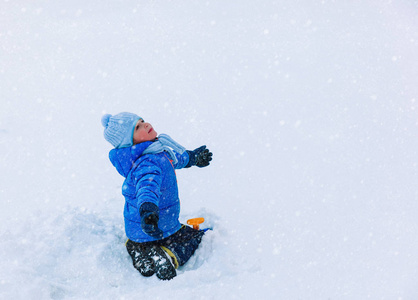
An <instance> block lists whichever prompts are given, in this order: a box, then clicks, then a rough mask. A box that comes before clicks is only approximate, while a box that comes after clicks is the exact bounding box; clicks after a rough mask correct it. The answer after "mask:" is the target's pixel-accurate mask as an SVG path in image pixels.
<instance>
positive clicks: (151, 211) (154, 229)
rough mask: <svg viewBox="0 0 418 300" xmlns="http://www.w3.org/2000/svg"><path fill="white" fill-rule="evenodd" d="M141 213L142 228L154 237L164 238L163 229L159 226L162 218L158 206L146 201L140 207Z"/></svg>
mask: <svg viewBox="0 0 418 300" xmlns="http://www.w3.org/2000/svg"><path fill="white" fill-rule="evenodd" d="M139 214H140V216H141V227H142V230H143V231H144V232H145V233H146V234H148V235H149V236H152V237H153V238H156V239H162V238H163V231H162V230H161V229H160V228H158V220H159V219H160V217H159V210H158V206H157V205H155V204H153V203H150V202H145V203H144V204H142V205H141V207H140V208H139Z"/></svg>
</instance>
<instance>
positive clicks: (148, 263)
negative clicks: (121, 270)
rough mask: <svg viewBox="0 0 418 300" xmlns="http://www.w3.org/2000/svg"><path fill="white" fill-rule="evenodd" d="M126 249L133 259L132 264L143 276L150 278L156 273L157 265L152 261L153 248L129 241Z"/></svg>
mask: <svg viewBox="0 0 418 300" xmlns="http://www.w3.org/2000/svg"><path fill="white" fill-rule="evenodd" d="M126 249H127V250H128V253H129V255H130V256H131V258H132V263H133V265H134V267H135V269H137V270H138V271H139V273H141V275H142V276H145V277H150V276H152V275H154V273H155V263H154V260H153V259H152V256H153V251H152V246H145V245H140V244H137V243H133V242H132V241H128V242H127V243H126Z"/></svg>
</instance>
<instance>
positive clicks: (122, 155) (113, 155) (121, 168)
mask: <svg viewBox="0 0 418 300" xmlns="http://www.w3.org/2000/svg"><path fill="white" fill-rule="evenodd" d="M151 144H152V142H144V143H140V144H136V145H133V146H132V147H126V148H115V149H112V150H110V152H109V159H110V161H111V162H112V164H113V166H114V167H115V168H116V170H118V172H119V174H120V175H122V176H123V177H125V178H126V177H127V176H128V174H129V172H130V171H131V168H132V166H133V164H134V162H135V161H136V160H137V159H138V158H140V157H141V156H142V153H143V152H144V151H145V149H147V148H148V146H149V145H151Z"/></svg>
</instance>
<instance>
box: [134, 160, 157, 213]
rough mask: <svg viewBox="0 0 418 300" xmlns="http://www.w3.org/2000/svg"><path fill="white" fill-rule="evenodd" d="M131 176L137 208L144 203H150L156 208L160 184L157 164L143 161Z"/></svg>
mask: <svg viewBox="0 0 418 300" xmlns="http://www.w3.org/2000/svg"><path fill="white" fill-rule="evenodd" d="M132 176H133V177H134V178H133V179H134V180H135V182H136V184H135V187H136V192H135V193H136V194H135V196H136V200H137V207H138V208H139V207H141V205H142V204H143V203H145V202H151V203H154V204H155V205H157V206H158V203H159V200H160V195H161V192H160V187H161V182H162V171H161V168H160V166H159V165H158V163H157V162H155V161H152V160H144V161H142V162H141V163H140V164H139V166H138V167H137V168H136V169H135V171H134V172H133V173H132Z"/></svg>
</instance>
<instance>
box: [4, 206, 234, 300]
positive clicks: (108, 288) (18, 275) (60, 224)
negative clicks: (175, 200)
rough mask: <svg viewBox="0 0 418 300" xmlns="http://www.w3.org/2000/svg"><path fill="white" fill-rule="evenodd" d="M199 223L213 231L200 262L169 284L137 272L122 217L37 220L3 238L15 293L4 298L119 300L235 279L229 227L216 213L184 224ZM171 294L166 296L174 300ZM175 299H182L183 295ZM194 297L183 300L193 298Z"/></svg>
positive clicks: (81, 214) (65, 213) (76, 214)
mask: <svg viewBox="0 0 418 300" xmlns="http://www.w3.org/2000/svg"><path fill="white" fill-rule="evenodd" d="M194 216H202V217H204V218H205V219H206V222H205V223H204V224H203V225H204V226H202V228H207V227H210V228H213V229H214V230H208V231H207V232H206V234H205V236H204V238H203V240H202V243H201V245H200V247H199V249H198V250H197V251H196V253H195V255H194V256H193V257H192V258H191V259H190V261H189V262H188V263H187V264H186V265H185V266H183V267H181V268H179V269H178V276H177V277H176V278H175V279H174V280H172V281H171V282H168V283H167V282H164V283H163V282H161V281H159V280H158V279H157V278H155V276H154V277H151V278H145V277H142V276H141V275H140V274H139V273H138V272H137V271H136V270H135V269H134V268H133V266H132V262H131V260H130V257H129V255H128V253H127V252H126V249H125V245H124V243H125V242H126V236H125V233H124V228H123V224H122V223H121V221H122V216H121V215H118V214H117V213H114V212H113V214H112V212H110V211H101V212H97V211H89V210H86V209H83V208H80V207H72V208H71V207H69V208H66V209H63V210H61V211H58V212H57V213H56V215H54V216H52V215H50V214H47V213H38V214H36V215H35V214H34V215H31V217H30V218H28V219H27V220H26V221H25V222H22V223H19V225H18V226H17V227H15V228H14V229H13V231H11V230H8V231H6V232H4V233H2V234H1V235H0V238H1V240H2V241H3V247H1V248H0V251H1V252H0V255H1V256H2V257H9V259H8V260H2V261H1V264H2V265H1V266H0V268H1V270H2V271H1V273H0V281H1V283H2V285H5V284H6V285H9V286H10V287H11V288H8V289H4V290H3V291H2V292H0V298H2V299H12V298H16V297H17V298H19V299H20V298H22V299H23V298H25V299H65V298H94V299H96V298H97V299H98V298H103V297H105V298H106V299H108V298H109V297H119V295H120V293H121V290H123V291H124V294H125V295H131V294H132V295H137V294H138V293H141V295H143V293H146V294H147V293H152V294H155V293H157V294H158V292H159V291H160V289H159V287H161V285H163V284H164V285H167V284H169V285H174V286H177V289H178V287H182V286H184V285H183V284H185V283H187V285H190V284H192V285H207V286H210V285H212V284H213V283H214V282H219V283H221V282H222V281H223V279H225V278H227V277H231V276H236V274H237V273H238V272H239V270H240V267H239V265H240V264H241V262H240V261H239V260H240V259H239V257H236V256H235V255H233V253H234V251H232V250H231V247H230V245H229V243H228V240H229V238H228V231H227V230H226V228H224V227H223V226H222V224H221V222H220V220H219V218H218V217H217V216H216V215H215V214H213V213H211V212H207V211H206V210H200V211H198V212H197V213H194V214H193V215H184V216H181V219H182V220H184V222H185V220H187V219H189V218H192V217H194ZM16 241H17V242H16ZM197 270H199V272H197ZM179 282H180V284H179ZM12 286H13V287H12ZM22 286H25V288H24V289H22V288H21V287H22ZM169 290H170V289H163V290H161V291H160V292H163V293H167V294H169ZM176 293H181V294H182V293H183V292H182V291H181V288H180V289H178V290H177V291H176ZM189 293H190V292H185V294H184V295H183V296H190V294H189ZM167 296H168V295H167Z"/></svg>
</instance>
